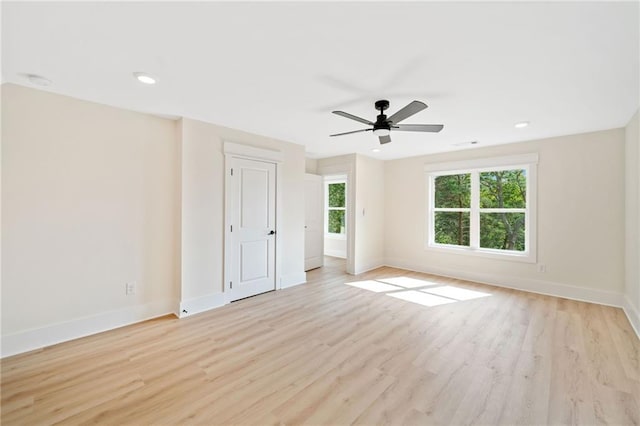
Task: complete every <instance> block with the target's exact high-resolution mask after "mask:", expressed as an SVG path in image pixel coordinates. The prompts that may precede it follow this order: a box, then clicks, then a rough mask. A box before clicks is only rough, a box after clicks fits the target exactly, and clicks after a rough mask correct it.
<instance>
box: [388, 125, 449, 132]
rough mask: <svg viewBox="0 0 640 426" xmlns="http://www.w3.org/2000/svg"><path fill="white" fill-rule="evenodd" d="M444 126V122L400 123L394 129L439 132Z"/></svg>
mask: <svg viewBox="0 0 640 426" xmlns="http://www.w3.org/2000/svg"><path fill="white" fill-rule="evenodd" d="M443 128H444V126H443V125H442V124H398V125H397V126H393V129H394V130H401V131H403V132H433V133H438V132H439V131H440V130H442V129H443Z"/></svg>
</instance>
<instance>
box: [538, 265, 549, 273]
mask: <svg viewBox="0 0 640 426" xmlns="http://www.w3.org/2000/svg"><path fill="white" fill-rule="evenodd" d="M538 272H547V266H546V265H545V264H544V263H538Z"/></svg>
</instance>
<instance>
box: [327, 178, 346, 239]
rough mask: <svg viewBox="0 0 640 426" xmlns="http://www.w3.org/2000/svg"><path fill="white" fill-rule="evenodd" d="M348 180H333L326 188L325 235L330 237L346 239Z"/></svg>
mask: <svg viewBox="0 0 640 426" xmlns="http://www.w3.org/2000/svg"><path fill="white" fill-rule="evenodd" d="M346 191H347V182H346V180H331V181H327V182H326V187H325V194H326V195H325V211H326V213H325V221H324V222H325V225H324V229H325V233H326V234H328V235H330V236H337V237H342V238H345V237H346V207H347V204H346V200H347V192H346Z"/></svg>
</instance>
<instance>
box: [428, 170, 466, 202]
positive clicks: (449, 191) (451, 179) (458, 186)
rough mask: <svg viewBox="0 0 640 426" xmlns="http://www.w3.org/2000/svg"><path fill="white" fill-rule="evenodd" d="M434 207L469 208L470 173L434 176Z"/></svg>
mask: <svg viewBox="0 0 640 426" xmlns="http://www.w3.org/2000/svg"><path fill="white" fill-rule="evenodd" d="M435 188H436V191H435V192H436V194H435V202H436V204H435V207H438V208H469V207H470V205H471V175H470V174H464V175H448V176H438V177H436V184H435Z"/></svg>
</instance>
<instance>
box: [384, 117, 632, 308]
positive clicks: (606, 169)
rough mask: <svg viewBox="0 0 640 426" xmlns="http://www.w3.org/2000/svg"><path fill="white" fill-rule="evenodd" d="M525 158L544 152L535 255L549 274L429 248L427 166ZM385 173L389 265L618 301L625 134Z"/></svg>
mask: <svg viewBox="0 0 640 426" xmlns="http://www.w3.org/2000/svg"><path fill="white" fill-rule="evenodd" d="M525 153H538V154H539V163H538V222H537V225H538V226H537V228H538V240H537V245H538V253H537V254H538V263H541V264H544V265H546V272H545V273H540V272H537V269H536V265H535V264H530V263H522V262H516V261H507V260H495V259H488V258H481V257H472V256H465V255H456V254H449V253H442V252H434V251H430V250H425V248H424V242H425V226H426V225H425V212H426V184H425V174H424V165H425V164H426V163H435V162H448V161H460V160H469V159H475V158H485V157H495V156H505V155H515V154H525ZM385 173H386V176H385V201H386V202H385V205H386V210H385V224H386V226H385V246H386V250H385V257H386V260H387V263H389V264H391V265H398V266H405V267H408V268H412V269H420V270H429V271H435V272H439V273H444V274H448V275H454V276H463V277H465V276H466V277H471V278H474V279H479V280H482V281H487V282H495V283H496V284H501V285H507V286H514V287H520V288H528V289H531V290H534V291H536V290H537V291H541V292H552V291H556V290H558V286H555V285H556V284H560V285H564V286H577V287H580V288H583V289H587V292H588V294H587V293H585V297H601V298H603V299H604V300H611V303H615V301H617V300H619V294H620V293H622V291H623V286H624V130H622V129H617V130H608V131H602V132H595V133H589V134H582V135H573V136H565V137H558V138H551V139H544V140H538V141H531V142H525V143H517V144H509V145H501V146H495V147H487V148H479V149H473V150H465V151H458V152H451V153H446V154H438V155H431V156H424V157H415V158H408V159H401V160H395V161H389V162H386V163H385ZM565 289H566V290H568V288H565ZM581 291H582V290H581ZM618 303H619V302H618Z"/></svg>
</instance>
